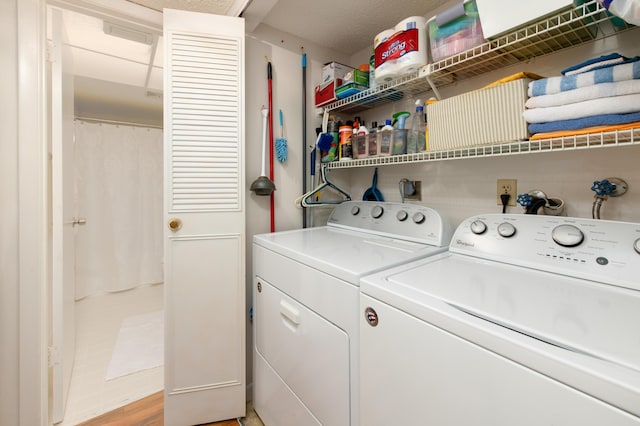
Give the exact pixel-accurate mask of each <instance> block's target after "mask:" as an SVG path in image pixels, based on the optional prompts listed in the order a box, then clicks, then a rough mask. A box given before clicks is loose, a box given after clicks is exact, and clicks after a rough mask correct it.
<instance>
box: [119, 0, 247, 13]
mask: <svg viewBox="0 0 640 426" xmlns="http://www.w3.org/2000/svg"><path fill="white" fill-rule="evenodd" d="M127 1H129V2H131V3H136V4H139V5H141V6H145V7H148V8H150V9H154V10H158V11H160V12H162V9H165V8H166V9H181V10H190V11H192V12H205V13H214V14H216V15H238V14H239V12H241V11H242V9H244V6H245V5H246V3H247V2H248V1H247V0H244V1H239V0H127Z"/></svg>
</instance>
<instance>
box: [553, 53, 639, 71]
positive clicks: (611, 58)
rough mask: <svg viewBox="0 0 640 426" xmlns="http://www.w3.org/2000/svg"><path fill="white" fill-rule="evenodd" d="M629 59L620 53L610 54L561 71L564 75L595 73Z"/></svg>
mask: <svg viewBox="0 0 640 426" xmlns="http://www.w3.org/2000/svg"><path fill="white" fill-rule="evenodd" d="M627 59H629V58H625V57H624V56H622V55H621V54H619V53H610V54H608V55H603V56H600V57H598V58H591V59H588V60H586V61H584V62H581V63H579V64H576V65H573V66H570V67H568V68H565V69H563V70H562V71H560V74H562V75H572V74H580V73H583V72H587V71H594V70H596V69H599V68H606V67H610V66H613V65H617V64H619V63H622V62H624V61H626V60H627Z"/></svg>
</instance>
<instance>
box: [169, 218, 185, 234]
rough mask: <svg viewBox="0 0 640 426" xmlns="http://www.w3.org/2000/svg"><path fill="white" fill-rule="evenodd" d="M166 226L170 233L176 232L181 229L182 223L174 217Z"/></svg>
mask: <svg viewBox="0 0 640 426" xmlns="http://www.w3.org/2000/svg"><path fill="white" fill-rule="evenodd" d="M168 225H169V229H171V231H172V232H178V231H179V230H180V228H182V221H181V220H180V219H178V218H176V217H174V218H173V219H169V223H168Z"/></svg>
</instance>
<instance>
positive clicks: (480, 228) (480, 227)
mask: <svg viewBox="0 0 640 426" xmlns="http://www.w3.org/2000/svg"><path fill="white" fill-rule="evenodd" d="M469 228H471V232H473V233H474V234H476V235H480V234H484V233H485V231H486V230H487V225H486V224H485V223H484V222H483V221H481V220H474V221H473V222H471V225H470V226H469Z"/></svg>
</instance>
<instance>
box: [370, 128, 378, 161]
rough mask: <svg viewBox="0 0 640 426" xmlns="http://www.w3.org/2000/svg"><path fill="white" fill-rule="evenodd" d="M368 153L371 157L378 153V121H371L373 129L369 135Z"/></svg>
mask: <svg viewBox="0 0 640 426" xmlns="http://www.w3.org/2000/svg"><path fill="white" fill-rule="evenodd" d="M367 155H368V156H369V157H376V156H377V155H378V123H377V122H376V121H374V122H372V123H371V130H369V134H368V135H367Z"/></svg>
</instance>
